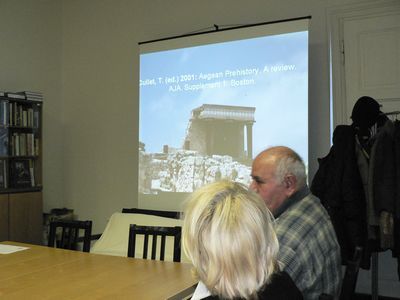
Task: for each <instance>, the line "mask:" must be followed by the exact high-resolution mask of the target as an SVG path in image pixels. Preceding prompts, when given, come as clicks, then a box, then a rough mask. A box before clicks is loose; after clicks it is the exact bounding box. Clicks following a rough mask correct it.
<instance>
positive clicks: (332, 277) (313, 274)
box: [250, 146, 341, 299]
mask: <svg viewBox="0 0 400 300" xmlns="http://www.w3.org/2000/svg"><path fill="white" fill-rule="evenodd" d="M251 176H252V178H253V181H252V183H251V185H250V187H251V188H252V189H253V190H254V191H256V192H257V193H258V194H259V195H260V196H261V197H262V198H263V200H264V202H265V204H266V205H267V207H268V208H269V209H270V210H271V212H272V213H273V214H274V216H275V218H276V228H275V229H276V233H277V236H278V240H279V243H280V250H279V256H278V260H279V262H280V263H281V267H282V268H283V270H284V271H286V272H287V273H288V274H289V275H290V276H291V278H292V280H293V281H294V282H295V283H296V285H297V287H298V288H299V289H300V290H301V292H302V293H303V296H304V299H318V297H319V295H320V294H322V293H327V294H330V295H334V296H337V295H338V294H339V287H340V281H341V259H340V247H339V244H338V242H337V238H336V234H335V231H334V229H333V226H332V223H331V221H330V218H329V216H328V213H327V212H326V210H325V209H324V207H323V206H322V205H321V203H320V201H319V199H318V198H317V197H315V196H313V195H312V194H311V193H310V191H309V189H308V186H307V180H306V173H305V166H304V163H303V161H302V159H301V157H300V156H299V155H298V154H297V153H296V152H294V151H293V150H292V149H290V148H287V147H283V146H279V147H272V148H269V149H267V150H265V151H263V152H261V153H260V154H259V155H258V156H257V157H256V158H255V160H254V161H253V166H252V173H251Z"/></svg>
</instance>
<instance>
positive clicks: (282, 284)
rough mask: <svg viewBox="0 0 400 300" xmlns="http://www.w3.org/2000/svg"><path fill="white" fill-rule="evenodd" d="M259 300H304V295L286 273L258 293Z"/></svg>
mask: <svg viewBox="0 0 400 300" xmlns="http://www.w3.org/2000/svg"><path fill="white" fill-rule="evenodd" d="M218 299H220V298H219V297H218V296H209V297H207V298H203V300H218ZM258 299H259V300H263V299H265V300H267V299H268V300H275V299H276V300H303V295H302V294H301V292H300V290H299V289H298V288H297V286H296V285H295V284H294V282H293V280H292V278H290V276H289V275H288V274H287V273H286V272H277V273H274V274H273V275H272V276H271V281H270V282H269V283H268V284H267V285H265V286H264V287H263V288H262V289H261V290H260V291H259V292H258Z"/></svg>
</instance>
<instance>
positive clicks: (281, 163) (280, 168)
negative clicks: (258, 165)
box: [275, 150, 307, 189]
mask: <svg viewBox="0 0 400 300" xmlns="http://www.w3.org/2000/svg"><path fill="white" fill-rule="evenodd" d="M282 154H283V155H280V156H279V157H278V158H277V165H276V172H275V177H276V179H278V180H279V182H283V181H284V179H285V176H286V175H289V174H291V175H293V176H294V177H296V179H297V186H296V188H297V189H300V188H301V187H303V186H304V185H305V184H306V183H307V175H306V167H305V165H304V162H303V159H302V158H301V157H300V155H298V154H297V153H296V152H295V151H293V150H292V151H289V152H286V151H285V152H284V153H282Z"/></svg>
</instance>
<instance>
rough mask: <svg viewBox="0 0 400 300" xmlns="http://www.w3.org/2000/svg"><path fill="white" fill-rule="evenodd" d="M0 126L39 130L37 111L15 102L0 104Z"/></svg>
mask: <svg viewBox="0 0 400 300" xmlns="http://www.w3.org/2000/svg"><path fill="white" fill-rule="evenodd" d="M0 125H3V126H16V127H28V128H39V111H38V110H34V109H33V107H28V106H26V105H23V104H20V103H17V102H7V101H1V102H0Z"/></svg>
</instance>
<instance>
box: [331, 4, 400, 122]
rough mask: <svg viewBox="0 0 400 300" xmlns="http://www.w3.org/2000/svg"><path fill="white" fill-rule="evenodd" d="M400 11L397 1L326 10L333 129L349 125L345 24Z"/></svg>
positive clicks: (351, 5) (336, 7)
mask: <svg viewBox="0 0 400 300" xmlns="http://www.w3.org/2000/svg"><path fill="white" fill-rule="evenodd" d="M398 10H400V5H399V1H398V0H380V1H373V2H363V3H358V4H350V5H345V6H343V5H341V6H335V7H330V8H328V9H327V19H328V26H327V29H328V34H327V36H328V45H330V48H329V49H330V59H331V64H330V66H331V68H330V71H331V101H332V103H331V107H332V110H333V111H332V113H331V116H332V120H331V125H332V128H335V127H336V126H337V125H340V124H350V120H348V119H347V116H348V115H349V114H347V112H346V78H345V65H344V63H345V54H344V42H343V40H344V33H343V24H344V23H345V22H346V21H347V20H354V19H359V18H365V17H372V16H383V15H388V14H393V12H394V11H398Z"/></svg>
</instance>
